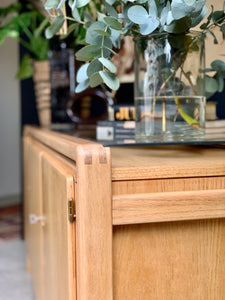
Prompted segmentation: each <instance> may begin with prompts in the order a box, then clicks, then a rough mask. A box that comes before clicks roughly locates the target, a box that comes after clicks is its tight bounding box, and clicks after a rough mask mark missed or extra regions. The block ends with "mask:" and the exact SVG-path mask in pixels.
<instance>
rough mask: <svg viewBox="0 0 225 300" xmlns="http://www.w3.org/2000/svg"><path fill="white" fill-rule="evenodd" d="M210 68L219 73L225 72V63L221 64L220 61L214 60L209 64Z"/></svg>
mask: <svg viewBox="0 0 225 300" xmlns="http://www.w3.org/2000/svg"><path fill="white" fill-rule="evenodd" d="M211 67H212V69H214V70H215V71H220V72H224V71H225V62H223V61H222V60H218V59H217V60H214V61H213V62H212V63H211Z"/></svg>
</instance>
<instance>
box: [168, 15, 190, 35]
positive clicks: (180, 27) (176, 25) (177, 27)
mask: <svg viewBox="0 0 225 300" xmlns="http://www.w3.org/2000/svg"><path fill="white" fill-rule="evenodd" d="M190 27H191V20H190V19H188V18H182V19H180V20H174V21H173V22H172V23H170V24H169V25H166V26H164V30H165V31H167V32H169V33H184V32H186V31H187V30H188V29H189V28H190Z"/></svg>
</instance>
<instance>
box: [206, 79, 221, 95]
mask: <svg viewBox="0 0 225 300" xmlns="http://www.w3.org/2000/svg"><path fill="white" fill-rule="evenodd" d="M205 89H206V92H207V93H208V94H214V93H215V92H217V90H218V83H217V80H216V79H215V78H213V77H209V76H207V75H206V76H205Z"/></svg>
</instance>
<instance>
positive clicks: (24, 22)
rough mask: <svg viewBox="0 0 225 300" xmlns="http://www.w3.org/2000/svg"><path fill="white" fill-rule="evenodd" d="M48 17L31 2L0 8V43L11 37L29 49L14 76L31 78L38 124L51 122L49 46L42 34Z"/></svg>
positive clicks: (44, 124) (42, 124)
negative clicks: (33, 86)
mask: <svg viewBox="0 0 225 300" xmlns="http://www.w3.org/2000/svg"><path fill="white" fill-rule="evenodd" d="M49 20H50V18H49V17H45V16H43V15H42V14H41V13H40V12H39V11H38V10H36V9H35V8H34V7H33V5H32V4H30V3H27V4H26V5H25V6H23V5H22V4H21V3H20V2H18V3H16V4H11V5H9V6H7V7H4V8H0V45H1V44H3V43H4V41H5V39H6V38H13V39H16V40H17V41H18V42H19V43H20V44H21V45H23V46H24V48H25V49H26V50H27V51H28V52H27V53H26V54H25V55H23V57H22V59H21V63H20V66H19V70H18V72H17V74H16V77H17V78H18V79H20V80H23V79H27V78H30V77H33V80H34V85H35V95H36V103H37V109H38V116H39V121H40V125H41V126H49V124H50V80H49V62H48V51H49V49H50V47H49V40H47V39H46V38H45V36H44V34H43V32H44V30H45V29H46V27H47V26H48V25H49ZM40 85H41V88H40Z"/></svg>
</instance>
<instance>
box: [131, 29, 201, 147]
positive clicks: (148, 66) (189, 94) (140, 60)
mask: <svg viewBox="0 0 225 300" xmlns="http://www.w3.org/2000/svg"><path fill="white" fill-rule="evenodd" d="M204 67H205V52H204V39H203V37H202V36H201V35H200V34H198V33H188V34H183V35H170V34H166V33H165V34H152V35H150V36H148V37H138V38H135V84H134V96H135V115H136V141H137V142H173V141H174V142H179V141H191V140H199V139H201V138H203V137H204V127H205V97H204Z"/></svg>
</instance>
